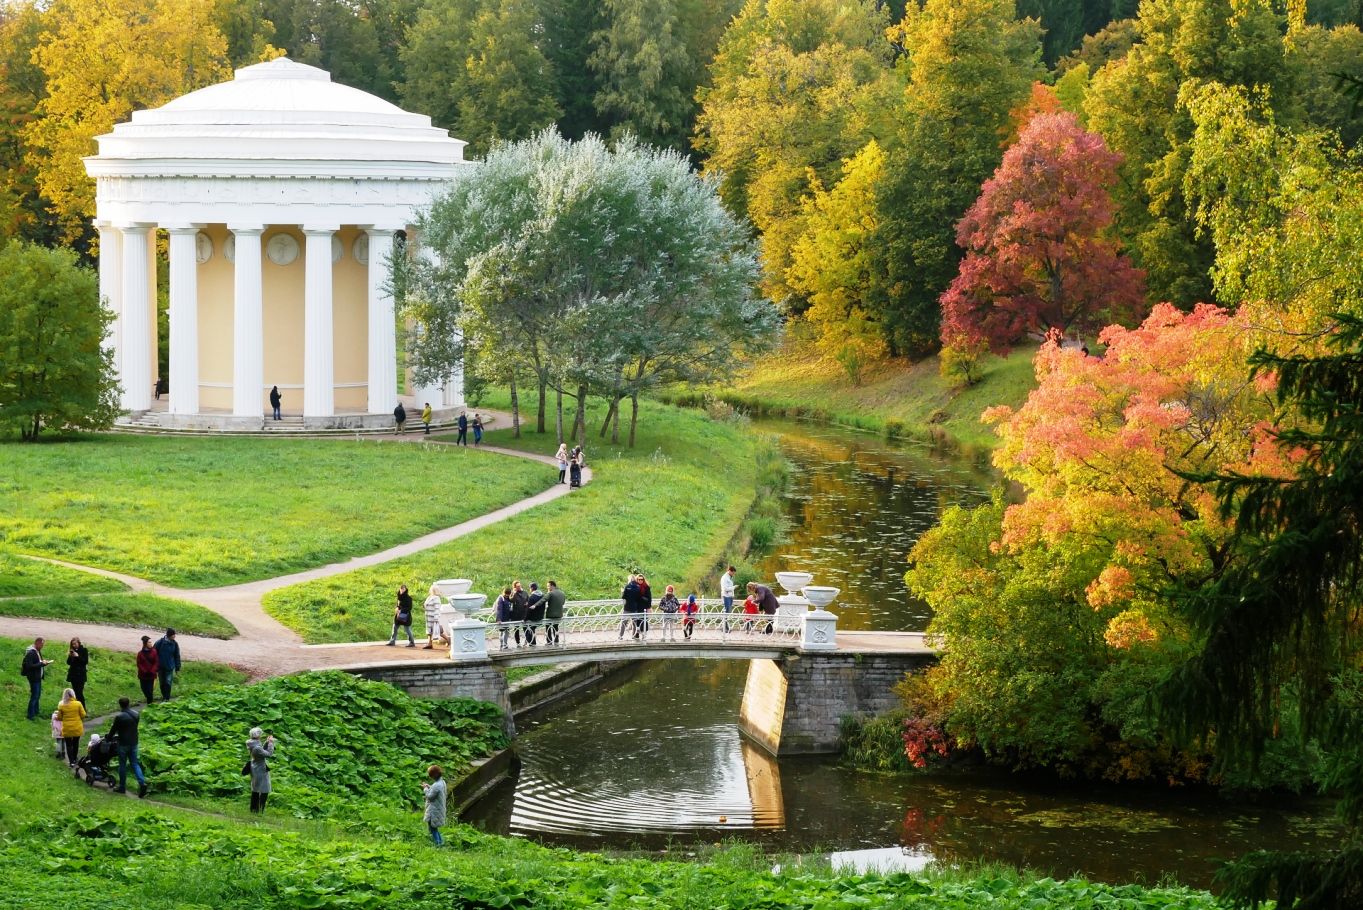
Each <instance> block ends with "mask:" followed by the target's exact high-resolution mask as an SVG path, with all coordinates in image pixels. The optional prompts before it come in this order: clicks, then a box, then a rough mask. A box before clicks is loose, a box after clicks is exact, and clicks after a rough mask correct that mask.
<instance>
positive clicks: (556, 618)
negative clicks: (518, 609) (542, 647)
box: [544, 578, 568, 645]
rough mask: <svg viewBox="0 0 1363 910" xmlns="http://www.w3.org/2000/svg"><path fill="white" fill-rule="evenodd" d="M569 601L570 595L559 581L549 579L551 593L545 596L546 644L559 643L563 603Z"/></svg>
mask: <svg viewBox="0 0 1363 910" xmlns="http://www.w3.org/2000/svg"><path fill="white" fill-rule="evenodd" d="M567 602H568V595H567V594H564V593H563V592H562V591H560V590H559V587H558V582H556V581H554V580H553V579H552V578H551V579H549V593H548V594H546V595H545V597H544V643H545V644H546V645H557V644H558V643H559V637H558V625H559V623H560V622H561V621H562V620H563V605H564V604H565V603H567Z"/></svg>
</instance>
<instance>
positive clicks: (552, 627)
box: [544, 619, 558, 645]
mask: <svg viewBox="0 0 1363 910" xmlns="http://www.w3.org/2000/svg"><path fill="white" fill-rule="evenodd" d="M544 643H545V644H546V645H556V644H558V620H557V619H551V620H548V621H547V622H545V624H544Z"/></svg>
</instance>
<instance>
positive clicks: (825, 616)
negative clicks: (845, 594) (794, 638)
mask: <svg viewBox="0 0 1363 910" xmlns="http://www.w3.org/2000/svg"><path fill="white" fill-rule="evenodd" d="M839 593H840V590H839V589H838V588H829V587H824V586H823V585H805V587H804V595H805V597H806V598H807V599H808V600H809V603H810V605H811V606H813V607H814V609H813V610H811V611H810V612H808V613H806V614H805V615H804V618H803V626H802V628H801V631H800V648H801V649H802V650H805V651H836V650H837V649H838V617H837V615H836V614H833V613H830V612H828V611H827V610H826V609H824V608H825V607H827V606H828V605H829V604H831V603H833V601H834V600H836V599H837V597H838V594H839Z"/></svg>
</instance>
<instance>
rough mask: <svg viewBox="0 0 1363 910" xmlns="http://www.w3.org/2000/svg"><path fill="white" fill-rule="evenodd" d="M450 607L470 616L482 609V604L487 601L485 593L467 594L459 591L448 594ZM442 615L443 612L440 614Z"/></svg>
mask: <svg viewBox="0 0 1363 910" xmlns="http://www.w3.org/2000/svg"><path fill="white" fill-rule="evenodd" d="M449 601H450V607H449V608H450V609H451V610H454V611H455V612H457V613H460V614H462V615H464V616H472V615H473V614H474V613H477V612H478V611H479V610H481V609H483V604H485V603H487V595H486V594H469V593H468V592H465V591H461V592H459V593H457V594H451V595H449ZM441 615H442V616H443V615H444V614H443V613H442V614H441Z"/></svg>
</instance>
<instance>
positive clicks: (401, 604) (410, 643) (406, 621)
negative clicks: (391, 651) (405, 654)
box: [388, 585, 416, 648]
mask: <svg viewBox="0 0 1363 910" xmlns="http://www.w3.org/2000/svg"><path fill="white" fill-rule="evenodd" d="M398 629H403V630H404V631H405V632H406V633H407V647H409V648H415V647H416V639H415V638H413V637H412V595H411V594H409V593H407V586H406V585H398V602H397V604H396V605H395V606H394V607H393V634H392V635H390V636H388V646H389V647H392V646H393V645H396V644H397V643H398Z"/></svg>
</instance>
